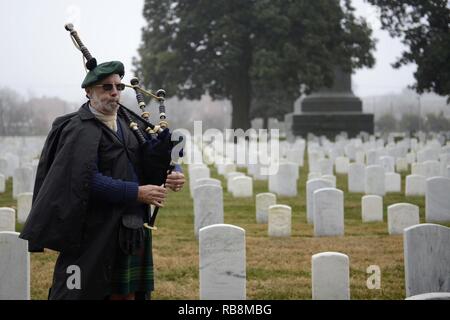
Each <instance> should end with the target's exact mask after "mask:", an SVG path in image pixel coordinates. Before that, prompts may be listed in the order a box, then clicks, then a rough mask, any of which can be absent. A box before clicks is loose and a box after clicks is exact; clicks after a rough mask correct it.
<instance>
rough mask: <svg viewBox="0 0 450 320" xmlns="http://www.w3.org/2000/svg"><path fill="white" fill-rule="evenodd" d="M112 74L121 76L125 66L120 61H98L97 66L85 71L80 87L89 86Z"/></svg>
mask: <svg viewBox="0 0 450 320" xmlns="http://www.w3.org/2000/svg"><path fill="white" fill-rule="evenodd" d="M112 74H118V75H119V76H120V77H121V78H122V77H123V75H124V74H125V67H124V66H123V63H122V62H120V61H110V62H104V63H100V64H99V65H98V66H96V67H95V68H94V69H92V70H91V71H89V72H88V73H87V75H86V77H85V78H84V81H83V83H82V84H81V87H82V88H86V87H89V86H91V85H93V84H95V83H96V82H99V81H100V80H103V79H105V78H106V77H108V76H110V75H112Z"/></svg>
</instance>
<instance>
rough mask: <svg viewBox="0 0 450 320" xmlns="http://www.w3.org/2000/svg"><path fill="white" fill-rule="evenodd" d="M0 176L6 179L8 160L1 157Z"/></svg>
mask: <svg viewBox="0 0 450 320" xmlns="http://www.w3.org/2000/svg"><path fill="white" fill-rule="evenodd" d="M0 174H3V175H4V176H5V177H6V178H8V174H9V169H8V160H7V159H5V158H3V157H0Z"/></svg>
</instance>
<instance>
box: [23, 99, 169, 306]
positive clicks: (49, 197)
mask: <svg viewBox="0 0 450 320" xmlns="http://www.w3.org/2000/svg"><path fill="white" fill-rule="evenodd" d="M122 107H123V106H122ZM129 112H130V113H131V114H133V115H134V116H135V120H137V121H138V120H139V117H138V116H137V115H135V114H134V113H132V112H131V111H129ZM118 119H119V121H120V123H121V125H122V128H123V135H124V141H123V142H121V141H120V139H119V138H118V136H117V135H116V133H114V132H113V131H112V130H110V129H109V128H107V127H106V126H105V125H104V124H103V123H101V122H100V121H99V120H97V119H96V118H95V117H94V115H93V114H92V113H91V112H90V110H89V107H88V104H84V105H83V106H81V108H80V109H79V110H78V112H75V113H72V114H69V115H65V116H62V117H60V118H57V119H56V120H55V121H54V123H53V126H52V129H51V131H50V133H49V135H48V137H47V140H46V142H45V144H44V148H43V150H42V153H41V158H40V160H39V165H38V169H37V174H36V181H35V188H34V194H33V204H32V208H31V211H30V214H29V216H28V219H27V221H26V223H25V225H24V228H23V231H22V233H21V234H20V238H22V239H26V240H28V242H29V250H30V251H31V252H33V251H34V252H36V251H42V250H43V248H48V249H52V250H56V251H59V252H60V254H59V256H58V259H57V262H56V265H55V270H54V276H53V283H52V288H51V293H50V295H49V298H50V299H103V298H104V297H105V296H106V295H108V294H109V290H110V282H111V275H112V268H113V263H114V257H115V252H116V248H117V244H118V241H117V239H118V228H119V223H121V216H122V215H123V214H125V213H128V211H129V210H132V208H130V206H127V205H120V204H119V205H118V204H115V205H113V204H110V203H107V202H104V201H103V202H102V201H98V200H97V199H91V198H90V186H91V180H92V176H93V173H94V169H95V164H97V166H98V170H99V171H100V172H101V173H102V174H104V175H107V176H110V177H112V178H115V179H122V180H128V181H131V180H132V172H131V171H130V163H131V164H132V166H133V167H134V171H135V173H136V174H137V176H138V178H139V180H140V181H141V179H142V165H143V164H142V162H143V161H142V160H141V156H140V152H141V149H140V146H139V143H138V141H137V139H136V137H135V135H134V134H133V132H131V130H130V129H129V127H128V124H127V123H126V122H125V120H124V119H122V118H121V117H120V116H119V117H118ZM138 122H139V121H138ZM140 125H144V124H143V123H140ZM147 165H148V164H147ZM165 166H166V165H165V164H158V165H156V166H155V168H164V167H165ZM131 170H133V169H132V168H131ZM161 170H163V169H161ZM161 172H163V171H161ZM161 172H159V173H158V174H161ZM155 173H156V172H155ZM127 210H128V211H127ZM77 270H78V271H79V274H80V282H79V283H80V284H81V287H80V288H78V287H74V284H76V280H75V278H73V277H74V276H75V272H77Z"/></svg>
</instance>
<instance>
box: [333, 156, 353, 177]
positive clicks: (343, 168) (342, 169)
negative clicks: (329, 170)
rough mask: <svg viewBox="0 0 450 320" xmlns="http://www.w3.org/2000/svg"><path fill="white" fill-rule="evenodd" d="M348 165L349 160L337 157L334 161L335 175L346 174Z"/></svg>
mask: <svg viewBox="0 0 450 320" xmlns="http://www.w3.org/2000/svg"><path fill="white" fill-rule="evenodd" d="M349 164H350V159H349V158H347V157H337V158H336V160H335V165H336V173H337V174H347V172H348V166H349Z"/></svg>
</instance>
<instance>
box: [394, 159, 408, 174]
mask: <svg viewBox="0 0 450 320" xmlns="http://www.w3.org/2000/svg"><path fill="white" fill-rule="evenodd" d="M395 167H396V171H397V172H406V171H408V169H409V164H408V161H407V160H406V158H398V159H397V160H396V166H395Z"/></svg>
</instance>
